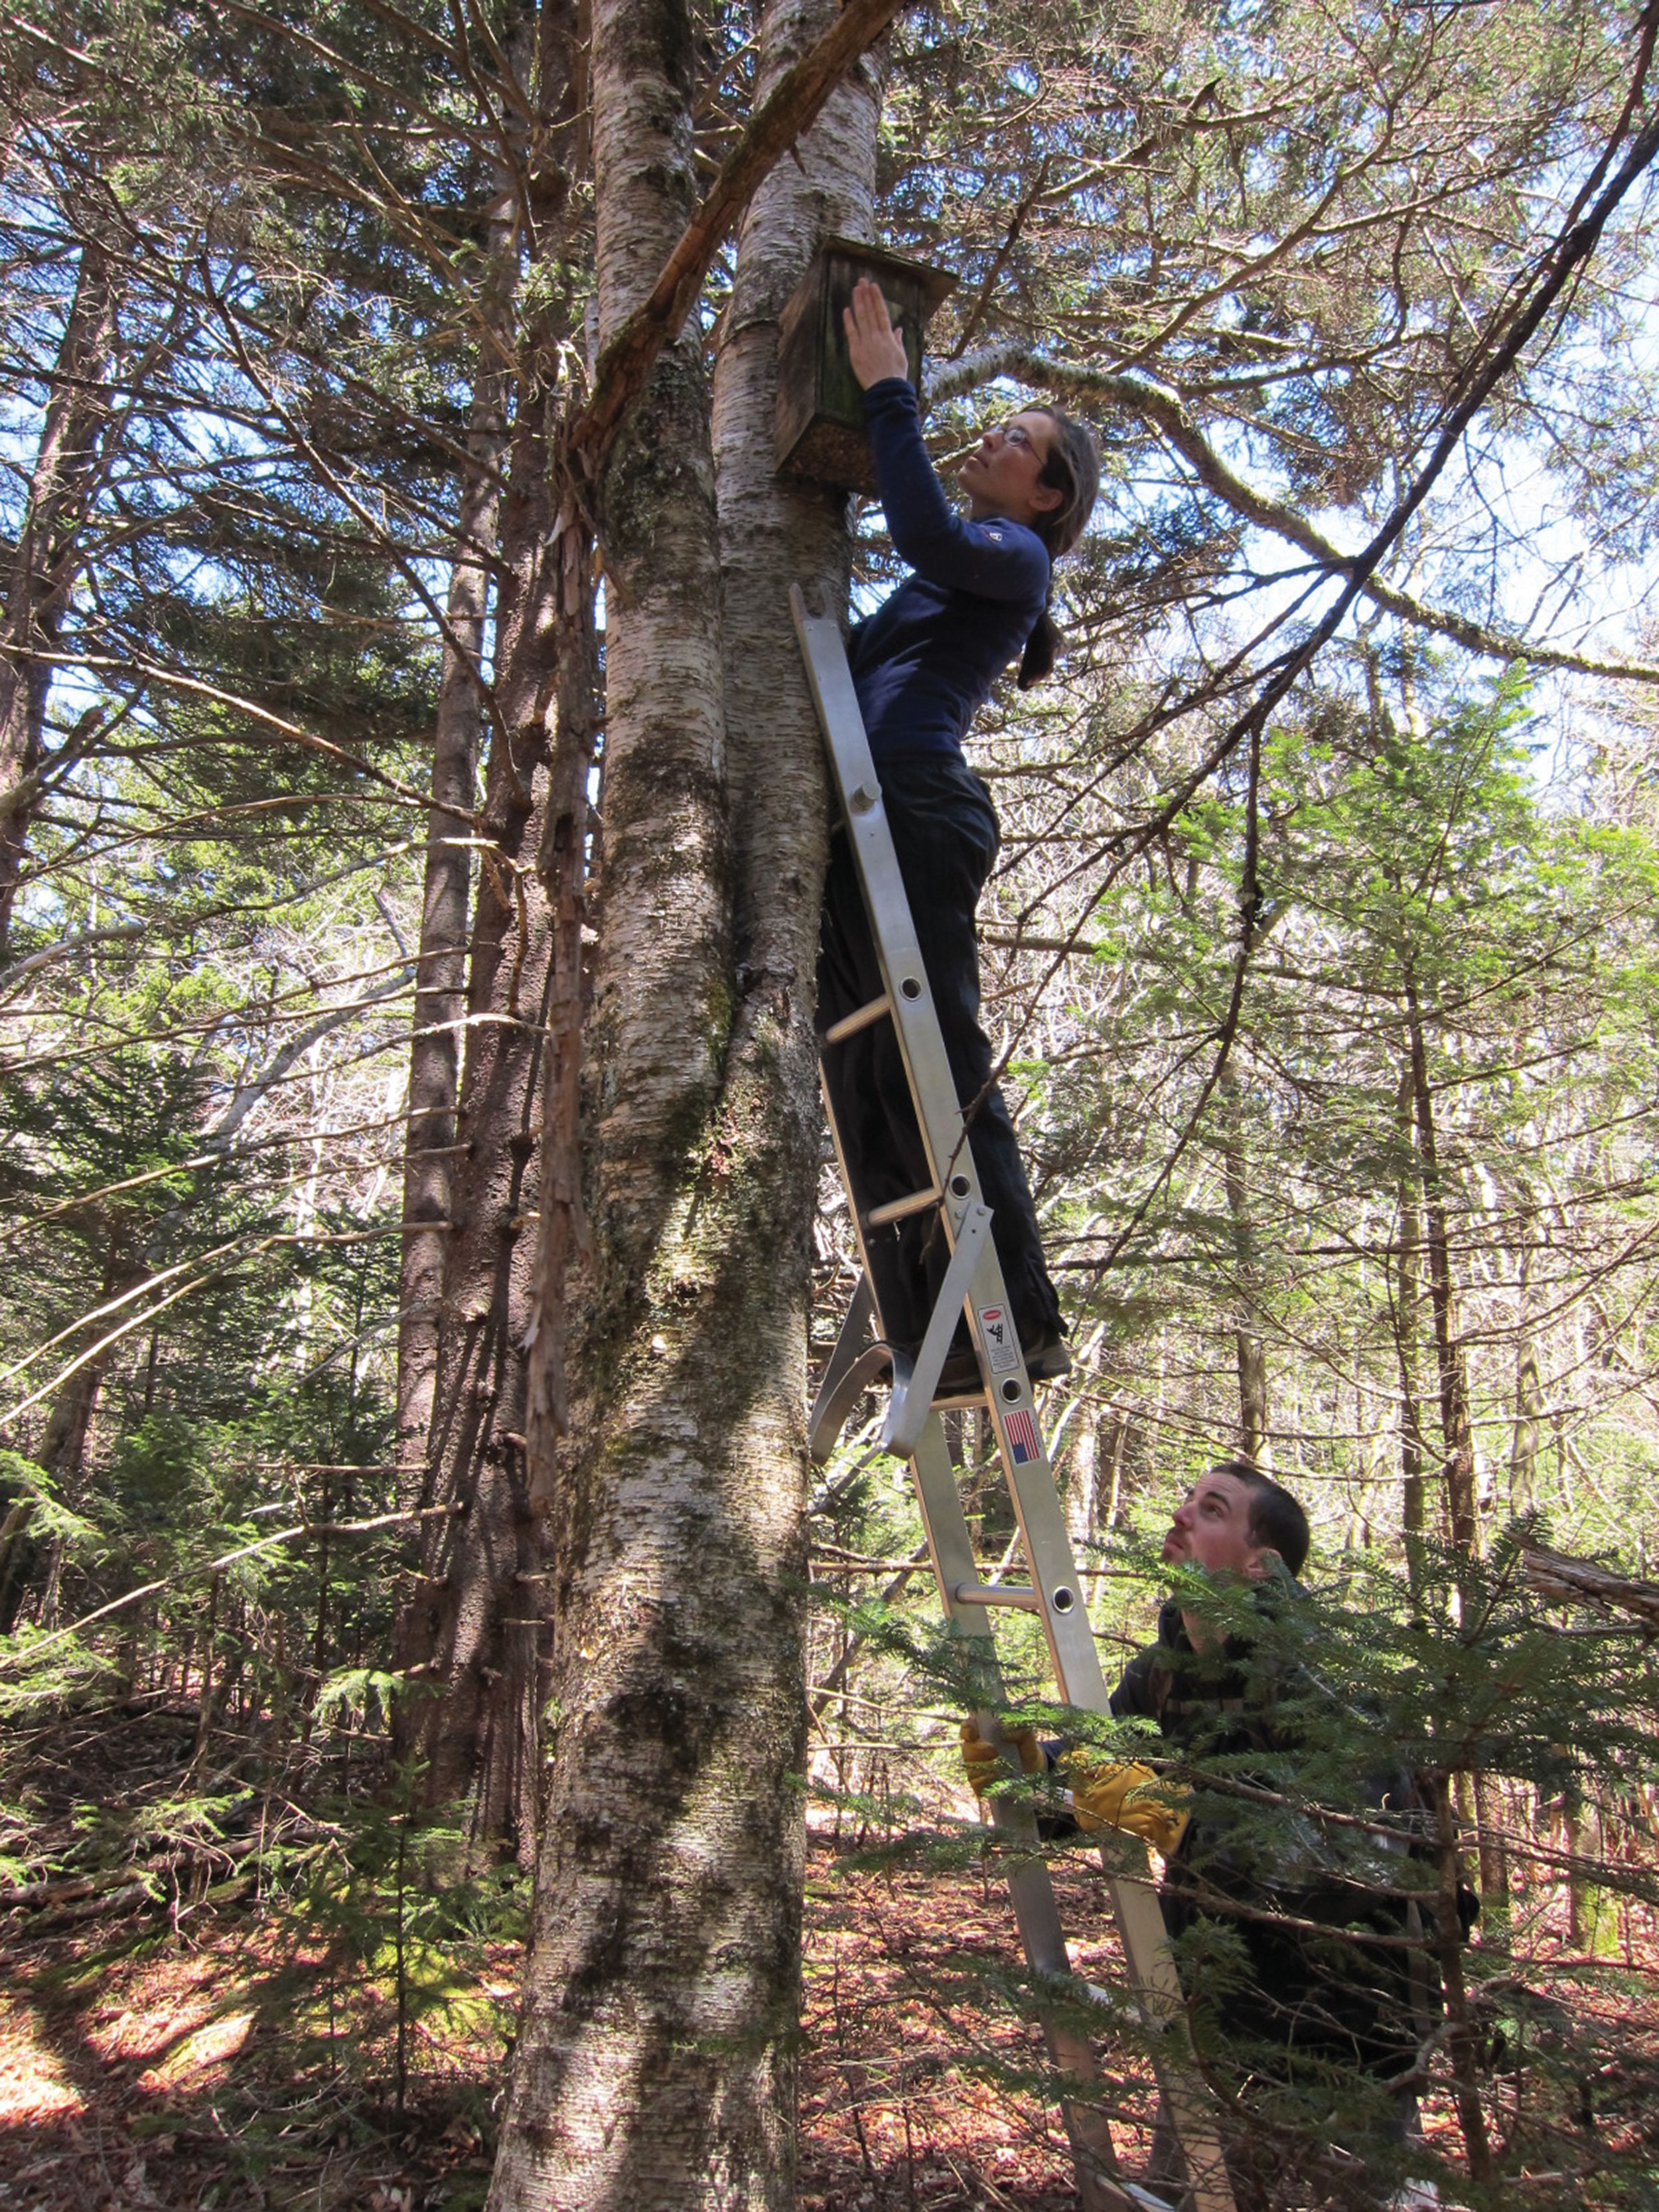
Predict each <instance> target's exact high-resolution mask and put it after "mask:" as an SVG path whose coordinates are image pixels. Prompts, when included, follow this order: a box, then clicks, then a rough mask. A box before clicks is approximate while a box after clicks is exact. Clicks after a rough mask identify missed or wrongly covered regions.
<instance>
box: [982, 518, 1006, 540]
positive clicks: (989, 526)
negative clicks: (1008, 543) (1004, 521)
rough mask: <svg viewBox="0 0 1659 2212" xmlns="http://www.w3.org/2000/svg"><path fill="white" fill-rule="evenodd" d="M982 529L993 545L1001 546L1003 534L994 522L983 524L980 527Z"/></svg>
mask: <svg viewBox="0 0 1659 2212" xmlns="http://www.w3.org/2000/svg"><path fill="white" fill-rule="evenodd" d="M980 527H981V530H983V532H985V535H986V536H987V538H989V539H990V541H991V543H992V544H993V545H1000V544H1001V543H1002V532H1000V530H999V529H998V528H997V526H996V525H995V524H994V522H982V523H981V525H980Z"/></svg>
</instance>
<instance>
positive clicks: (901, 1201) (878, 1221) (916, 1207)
mask: <svg viewBox="0 0 1659 2212" xmlns="http://www.w3.org/2000/svg"><path fill="white" fill-rule="evenodd" d="M944 1195H945V1193H944V1192H943V1191H942V1190H941V1189H940V1188H939V1186H938V1184H937V1183H936V1184H935V1185H934V1186H933V1189H932V1190H913V1191H912V1192H911V1194H910V1195H909V1197H908V1198H894V1199H890V1200H888V1202H887V1204H886V1205H885V1206H872V1207H871V1209H870V1211H869V1212H868V1213H866V1215H865V1217H864V1218H865V1219H866V1221H867V1222H868V1223H869V1225H870V1226H871V1227H872V1229H884V1228H885V1227H886V1225H887V1224H888V1223H889V1222H890V1221H903V1220H905V1219H907V1218H908V1217H909V1216H910V1215H911V1214H913V1213H926V1212H927V1209H928V1207H929V1206H937V1205H938V1204H939V1200H941V1199H942V1198H943V1197H944Z"/></svg>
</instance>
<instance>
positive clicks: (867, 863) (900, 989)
mask: <svg viewBox="0 0 1659 2212" xmlns="http://www.w3.org/2000/svg"><path fill="white" fill-rule="evenodd" d="M790 603H791V605H792V606H793V610H794V615H795V628H796V630H797V632H798V633H799V638H800V644H801V653H802V658H803V659H804V660H805V664H806V673H807V680H808V683H809V685H810V687H811V692H812V696H813V699H814V702H815V703H816V704H817V710H818V720H819V723H820V725H821V726H822V728H823V734H824V738H825V741H826V745H827V749H828V750H829V763H830V767H831V769H832V771H833V773H834V775H835V780H836V791H837V793H838V795H839V797H840V799H841V802H842V809H843V812H844V816H845V821H846V826H847V835H848V840H849V842H850V843H851V846H852V850H853V858H854V864H855V866H857V869H858V876H859V882H860V887H861V888H862V890H863V892H864V901H865V905H866V908H867V910H868V912H869V915H870V921H871V933H872V936H873V938H874V940H875V947H876V957H877V961H878V964H879V966H880V969H881V977H882V983H883V986H884V989H885V991H886V994H887V999H888V1005H889V1008H890V1014H891V1018H892V1022H893V1026H894V1029H895V1030H896V1033H897V1036H898V1039H899V1043H900V1048H901V1051H902V1057H903V1060H904V1066H905V1073H906V1075H907V1077H908V1079H909V1085H910V1097H911V1103H913V1105H914V1106H915V1113H916V1121H917V1123H918V1125H919V1127H920V1128H921V1139H922V1145H923V1148H924V1150H925V1152H926V1153H927V1162H928V1166H929V1169H930V1171H931V1173H932V1175H933V1188H935V1189H936V1190H939V1191H940V1192H942V1191H943V1190H944V1188H945V1182H944V1178H945V1176H946V1175H947V1174H948V1175H949V1176H950V1177H951V1193H952V1195H954V1196H955V1197H957V1199H958V1200H968V1199H970V1198H973V1199H979V1200H981V1203H982V1202H983V1194H982V1193H981V1190H980V1187H979V1174H978V1170H976V1169H975V1165H974V1160H973V1153H972V1149H971V1147H970V1146H969V1144H967V1143H966V1142H964V1125H963V1118H962V1109H961V1106H960V1105H959V1104H958V1103H957V1087H956V1081H955V1079H954V1078H953V1077H952V1075H951V1064H950V1061H949V1060H947V1059H946V1057H945V1037H944V1034H943V1032H942V1031H941V1030H940V1029H939V1017H938V1015H937V1013H936V1012H935V1011H934V1008H933V988H932V986H931V984H930V983H929V981H928V979H927V966H926V963H924V961H923V959H922V957H921V945H919V944H918V943H917V941H916V931H915V922H914V921H912V920H911V916H910V905H909V901H908V899H907V898H906V896H905V895H904V879H903V878H902V875H901V874H900V872H899V866H898V856H897V854H896V852H895V850H894V847H893V837H892V831H891V829H890V828H889V826H888V821H887V810H886V808H885V807H884V805H883V804H882V799H881V784H880V781H879V780H878V776H877V775H876V768H875V763H874V762H873V760H872V758H871V756H870V741H869V739H868V738H866V735H865V732H864V717H863V715H862V714H860V711H859V702H858V694H857V692H856V691H855V690H854V689H853V673H852V671H851V669H850V668H849V667H848V665H847V648H846V647H845V646H844V645H843V644H842V635H841V629H840V626H839V624H837V623H836V622H834V621H832V620H831V619H830V618H829V617H827V616H824V615H814V614H811V613H809V612H808V611H807V607H806V602H805V599H804V598H803V597H802V595H801V590H800V586H799V585H798V584H797V585H794V586H791V590H790ZM924 1012H925V1017H926V1018H924Z"/></svg>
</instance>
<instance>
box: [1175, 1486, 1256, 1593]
mask: <svg viewBox="0 0 1659 2212" xmlns="http://www.w3.org/2000/svg"><path fill="white" fill-rule="evenodd" d="M1262 1548H1263V1547H1261V1545H1260V1544H1259V1543H1258V1542H1257V1541H1256V1540H1255V1537H1254V1536H1252V1535H1251V1534H1250V1493H1249V1490H1248V1489H1247V1488H1246V1487H1245V1486H1244V1485H1243V1483H1242V1482H1241V1481H1240V1480H1239V1479H1238V1477H1237V1475H1236V1474H1206V1476H1205V1478H1204V1480H1202V1482H1198V1483H1194V1486H1193V1487H1192V1488H1191V1489H1190V1490H1189V1491H1188V1492H1187V1495H1186V1498H1184V1499H1183V1500H1182V1504H1180V1505H1179V1506H1177V1507H1176V1516H1175V1518H1174V1520H1173V1521H1171V1522H1170V1533H1169V1534H1168V1535H1167V1536H1165V1538H1164V1558H1165V1559H1168V1560H1170V1562H1171V1563H1172V1564H1173V1563H1174V1562H1176V1561H1179V1562H1180V1564H1181V1565H1182V1566H1185V1567H1202V1568H1203V1569H1204V1571H1205V1572H1206V1574H1212V1575H1220V1574H1227V1573H1232V1574H1237V1575H1248V1574H1250V1573H1252V1572H1253V1571H1255V1570H1256V1569H1257V1568H1258V1566H1259V1565H1260V1563H1261V1553H1262Z"/></svg>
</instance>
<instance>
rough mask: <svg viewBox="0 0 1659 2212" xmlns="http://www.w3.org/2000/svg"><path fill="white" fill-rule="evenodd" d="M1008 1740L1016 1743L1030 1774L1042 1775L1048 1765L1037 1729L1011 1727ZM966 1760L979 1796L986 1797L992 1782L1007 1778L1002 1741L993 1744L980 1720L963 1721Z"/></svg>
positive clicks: (1022, 1765)
mask: <svg viewBox="0 0 1659 2212" xmlns="http://www.w3.org/2000/svg"><path fill="white" fill-rule="evenodd" d="M1004 1741H1006V1742H1008V1743H1011V1744H1012V1746H1013V1747H1014V1749H1015V1750H1016V1751H1017V1752H1018V1753H1019V1763H1020V1765H1021V1767H1022V1768H1023V1769H1024V1771H1025V1772H1026V1773H1027V1774H1041V1773H1042V1770H1043V1768H1044V1766H1045V1765H1046V1764H1047V1761H1046V1760H1045V1759H1044V1758H1043V1756H1042V1745H1041V1744H1040V1743H1039V1742H1038V1741H1037V1740H1036V1729H1028V1728H1023V1729H1009V1730H1008V1732H1007V1735H1006V1737H1005V1739H1004ZM962 1763H963V1766H965V1767H966V1768H967V1770H968V1779H969V1782H971V1783H972V1784H973V1785H974V1795H975V1797H981V1798H982V1797H983V1796H984V1795H985V1793H986V1791H987V1790H988V1789H989V1788H990V1786H991V1784H992V1783H994V1782H997V1781H1001V1780H1006V1778H1007V1774H1008V1770H1007V1768H1006V1766H1005V1765H1003V1763H1002V1746H1001V1744H996V1743H992V1742H990V1741H987V1738H985V1737H984V1736H982V1735H981V1734H980V1732H979V1723H978V1722H977V1721H972V1720H968V1721H963V1724H962Z"/></svg>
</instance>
